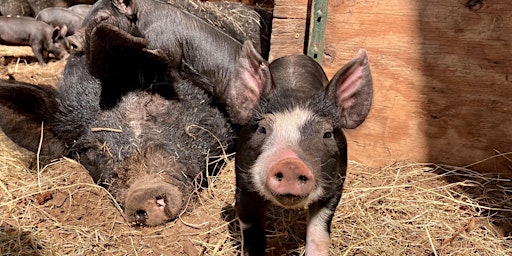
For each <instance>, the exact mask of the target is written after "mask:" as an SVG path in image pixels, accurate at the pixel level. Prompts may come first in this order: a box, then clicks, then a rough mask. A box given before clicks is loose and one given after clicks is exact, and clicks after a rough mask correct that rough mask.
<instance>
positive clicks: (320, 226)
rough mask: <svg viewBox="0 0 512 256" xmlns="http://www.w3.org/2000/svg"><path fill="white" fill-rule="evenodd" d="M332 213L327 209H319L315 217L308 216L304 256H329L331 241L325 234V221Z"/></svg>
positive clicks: (327, 234) (326, 233)
mask: <svg viewBox="0 0 512 256" xmlns="http://www.w3.org/2000/svg"><path fill="white" fill-rule="evenodd" d="M332 214H333V212H332V211H331V210H329V209H327V208H323V209H321V210H320V211H319V212H318V213H317V214H316V215H315V216H308V227H307V231H306V232H307V233H306V256H311V255H315V256H316V255H318V256H327V255H329V246H330V245H331V239H330V237H329V232H327V228H328V227H327V221H328V220H329V217H330V216H331V215H332Z"/></svg>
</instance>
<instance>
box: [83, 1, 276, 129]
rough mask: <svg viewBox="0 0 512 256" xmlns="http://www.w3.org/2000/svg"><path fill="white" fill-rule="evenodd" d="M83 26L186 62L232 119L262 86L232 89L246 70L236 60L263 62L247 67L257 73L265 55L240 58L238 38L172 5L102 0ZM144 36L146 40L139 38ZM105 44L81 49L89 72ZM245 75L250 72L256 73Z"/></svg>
mask: <svg viewBox="0 0 512 256" xmlns="http://www.w3.org/2000/svg"><path fill="white" fill-rule="evenodd" d="M177 24H179V25H177ZM84 26H87V28H86V32H85V33H84V35H94V34H95V33H98V31H103V30H110V31H116V33H118V34H119V35H120V36H122V37H124V38H132V39H131V40H132V41H133V42H134V44H139V45H140V46H141V47H144V48H147V49H149V50H159V51H160V52H161V54H163V55H165V56H164V58H167V59H168V60H169V66H170V67H173V68H178V69H179V68H183V67H184V66H185V67H186V69H187V70H189V71H190V72H192V73H197V74H200V75H201V76H203V77H205V78H206V79H208V80H209V83H207V84H208V85H211V86H209V87H208V88H203V89H205V90H207V91H208V92H209V93H211V94H212V95H214V99H215V100H216V101H218V102H221V103H226V106H227V111H228V112H229V114H230V116H232V117H234V120H240V119H241V118H242V117H243V116H248V114H247V112H248V109H249V108H253V107H254V106H251V105H250V104H251V103H256V102H255V101H250V100H248V99H247V97H252V96H254V97H259V93H260V91H254V92H255V93H258V95H249V94H238V93H236V91H235V90H233V89H234V88H238V87H240V85H239V82H240V80H239V79H237V78H238V77H241V76H242V75H244V74H241V73H240V72H245V71H242V70H241V69H238V68H237V67H238V66H239V65H238V63H240V62H242V63H240V64H241V65H246V66H247V65H255V66H256V67H261V68H259V69H250V70H254V71H255V72H266V71H265V70H263V69H265V68H266V67H265V66H264V65H262V63H264V59H263V58H262V57H261V56H260V55H259V54H256V55H254V58H252V59H251V60H252V61H253V63H249V61H248V60H245V59H243V58H239V56H240V52H241V51H242V43H241V42H239V41H238V40H235V39H234V38H233V37H231V36H229V35H227V34H226V33H224V32H222V31H221V30H219V29H217V28H216V27H214V26H212V25H210V24H208V23H206V22H205V21H203V20H202V19H200V18H198V17H196V16H194V15H192V14H190V13H188V12H186V11H183V10H181V9H179V8H176V7H175V6H173V5H170V4H167V3H164V2H160V1H155V0H100V1H98V2H97V3H96V4H94V6H93V8H92V9H91V11H90V13H89V15H88V17H86V19H85V20H84ZM96 38H99V39H100V38H101V37H99V36H97V37H96ZM74 41H75V42H79V41H80V40H74ZM143 41H144V42H145V43H141V42H143ZM103 44H104V40H97V41H94V40H86V41H85V46H84V49H83V50H84V51H85V52H86V53H87V57H88V61H89V63H90V68H91V71H92V72H93V73H95V71H94V69H96V68H97V67H98V66H99V64H98V61H96V60H95V58H96V56H102V55H103V54H98V53H97V51H98V49H99V51H102V50H104V49H105V48H104V47H103ZM247 44H250V43H247ZM245 70H249V69H245ZM246 75H250V76H253V77H254V76H255V75H257V74H246ZM268 88H269V86H264V87H263V89H264V90H263V91H262V93H263V94H265V93H266V92H267V91H266V90H267V89H268ZM242 103H243V104H242ZM231 106H237V107H236V108H232V107H231Z"/></svg>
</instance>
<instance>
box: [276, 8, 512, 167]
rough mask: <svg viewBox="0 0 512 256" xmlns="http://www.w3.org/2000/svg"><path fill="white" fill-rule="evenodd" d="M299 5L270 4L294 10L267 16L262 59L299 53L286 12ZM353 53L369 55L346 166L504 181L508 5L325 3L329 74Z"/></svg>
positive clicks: (510, 116)
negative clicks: (446, 168)
mask: <svg viewBox="0 0 512 256" xmlns="http://www.w3.org/2000/svg"><path fill="white" fill-rule="evenodd" d="M298 2H299V1H292V0H287V1H286V0H276V1H275V8H274V13H276V12H278V13H279V12H281V13H286V12H284V11H280V8H283V7H284V9H288V8H293V9H294V10H293V11H291V10H290V14H285V15H290V17H291V18H287V17H277V18H274V22H276V21H277V23H274V24H273V32H272V33H273V34H272V39H271V44H272V45H271V53H270V58H277V57H279V56H282V55H286V54H291V53H297V52H302V51H303V49H304V44H302V46H300V45H298V43H297V42H295V41H299V40H300V39H301V38H300V37H299V39H298V40H295V41H294V40H292V38H291V36H292V35H293V33H296V32H297V31H299V30H301V29H303V30H302V33H305V31H306V29H307V28H305V27H301V26H299V25H297V24H296V23H298V21H300V20H301V19H303V18H304V17H305V16H299V14H297V12H298V11H295V10H299V9H302V8H305V7H306V6H307V3H302V2H301V3H298ZM304 19H305V18H304ZM283 21H289V23H285V24H283ZM301 22H302V21H301ZM290 24H291V25H290ZM304 24H305V23H304ZM286 26H288V27H286ZM304 26H305V25H304ZM282 30H289V31H291V32H283V31H282ZM276 31H279V33H275V32H276ZM288 42H291V44H289V45H287V44H288ZM294 42H295V43H294ZM274 44H278V45H274ZM359 48H366V49H367V51H368V53H369V57H370V65H371V68H372V74H373V78H374V88H375V95H374V104H373V108H372V111H371V113H370V115H369V116H368V119H367V120H366V121H365V123H363V125H361V126H360V127H358V128H357V129H355V130H351V131H347V138H348V140H349V157H350V158H351V159H353V160H356V161H359V162H361V163H364V164H368V165H372V166H381V165H385V164H389V163H392V162H394V161H396V160H402V159H407V160H412V161H415V162H426V163H444V164H449V165H453V166H466V165H471V167H472V168H474V169H477V170H481V171H487V172H494V171H499V172H502V173H508V174H510V175H512V1H504V0H485V1H483V0H429V1H423V0H389V1H378V0H359V1H348V0H331V1H329V10H328V20H327V28H326V39H325V53H324V54H325V55H324V62H323V64H322V65H323V67H324V69H325V70H326V73H327V74H328V76H329V77H331V76H332V75H333V74H334V73H335V72H336V71H337V70H338V69H339V68H340V67H341V66H343V65H344V64H345V63H346V62H348V61H349V60H350V59H352V58H353V57H354V56H355V55H356V53H357V51H358V49H359ZM487 158H491V159H490V160H487V161H483V162H480V161H482V160H484V159H487ZM477 162H480V163H478V164H475V163H477Z"/></svg>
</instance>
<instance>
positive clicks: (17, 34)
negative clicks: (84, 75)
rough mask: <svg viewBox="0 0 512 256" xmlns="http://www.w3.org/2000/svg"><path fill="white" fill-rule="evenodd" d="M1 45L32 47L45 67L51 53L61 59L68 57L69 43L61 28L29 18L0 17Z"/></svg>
mask: <svg viewBox="0 0 512 256" xmlns="http://www.w3.org/2000/svg"><path fill="white" fill-rule="evenodd" d="M0 44H4V45H12V46H31V47H32V51H33V52H34V55H35V57H36V58H37V60H38V61H39V64H40V65H43V66H44V65H45V64H46V63H45V61H44V58H45V57H47V55H48V53H49V52H50V53H52V54H53V55H55V57H57V58H59V59H63V58H65V57H66V56H68V51H67V41H66V40H65V38H64V37H63V35H62V34H61V30H60V28H59V27H55V28H54V27H52V26H50V25H48V24H46V23H44V22H41V21H36V20H33V19H29V18H21V17H19V18H17V17H0Z"/></svg>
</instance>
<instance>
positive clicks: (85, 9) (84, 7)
mask: <svg viewBox="0 0 512 256" xmlns="http://www.w3.org/2000/svg"><path fill="white" fill-rule="evenodd" d="M91 8H92V4H77V5H73V6H70V7H68V9H69V10H70V11H73V12H75V13H76V14H78V15H80V16H82V17H85V16H87V14H88V13H89V11H90V10H91Z"/></svg>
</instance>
